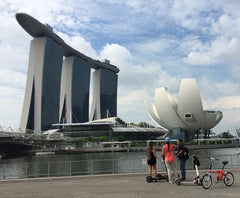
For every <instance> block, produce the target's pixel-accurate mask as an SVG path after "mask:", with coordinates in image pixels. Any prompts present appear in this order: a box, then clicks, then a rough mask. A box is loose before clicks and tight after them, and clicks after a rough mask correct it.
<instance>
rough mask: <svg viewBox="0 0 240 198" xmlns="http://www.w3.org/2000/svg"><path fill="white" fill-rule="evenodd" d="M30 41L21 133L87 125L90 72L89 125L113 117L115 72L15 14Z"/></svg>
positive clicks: (21, 14) (43, 28) (115, 70)
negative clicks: (29, 36)
mask: <svg viewBox="0 0 240 198" xmlns="http://www.w3.org/2000/svg"><path fill="white" fill-rule="evenodd" d="M16 18H17V21H18V23H19V24H20V25H21V26H22V27H23V29H25V30H26V31H27V32H28V33H29V34H30V35H31V36H33V37H34V38H33V40H32V41H31V47H30V54H29V64H28V74H27V84H26V90H25V97H24V104H23V110H22V116H21V123H20V128H21V129H22V131H26V130H27V129H30V130H33V131H34V133H41V131H45V130H48V129H51V128H52V124H56V123H59V122H65V123H66V122H67V123H82V122H87V121H89V87H90V74H91V68H92V69H94V70H95V72H93V73H94V74H93V81H94V85H93V104H92V108H91V112H93V113H91V115H90V119H91V120H94V119H101V118H106V117H108V116H111V117H115V116H117V81H118V75H117V73H118V72H119V69H118V68H117V67H116V66H114V65H111V64H110V61H105V62H100V61H97V60H94V59H91V58H90V57H87V56H85V55H84V54H82V53H80V52H78V51H77V50H75V49H73V48H72V47H70V46H69V45H67V44H66V43H65V42H64V41H63V40H62V39H61V38H60V37H59V36H58V35H56V34H55V33H54V32H53V29H52V28H51V27H50V26H49V25H43V24H42V23H40V22H39V21H37V20H36V19H34V18H33V17H31V16H29V15H27V14H23V13H19V14H16Z"/></svg>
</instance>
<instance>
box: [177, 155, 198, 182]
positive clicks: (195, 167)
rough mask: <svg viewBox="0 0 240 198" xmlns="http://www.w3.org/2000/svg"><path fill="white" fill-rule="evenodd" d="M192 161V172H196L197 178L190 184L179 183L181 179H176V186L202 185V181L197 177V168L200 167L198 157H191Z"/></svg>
mask: <svg viewBox="0 0 240 198" xmlns="http://www.w3.org/2000/svg"><path fill="white" fill-rule="evenodd" d="M192 159H193V167H194V170H195V171H196V175H197V176H196V177H195V178H194V180H193V181H192V182H190V181H189V182H188V181H181V179H178V180H176V184H177V185H191V184H196V185H198V186H201V185H202V180H201V178H200V176H199V171H198V167H199V166H200V161H199V160H198V157H197V156H196V155H193V156H192Z"/></svg>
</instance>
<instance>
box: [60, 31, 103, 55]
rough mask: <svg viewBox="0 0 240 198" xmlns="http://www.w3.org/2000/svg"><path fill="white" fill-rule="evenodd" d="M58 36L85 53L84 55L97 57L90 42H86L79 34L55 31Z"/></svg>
mask: <svg viewBox="0 0 240 198" xmlns="http://www.w3.org/2000/svg"><path fill="white" fill-rule="evenodd" d="M57 34H58V36H60V37H61V38H62V39H63V40H64V41H65V43H67V44H68V45H70V46H71V47H73V48H74V49H76V50H77V51H79V52H81V53H83V54H85V55H86V56H89V57H91V58H93V59H97V58H98V56H97V53H96V51H95V50H94V49H93V48H92V46H91V43H90V42H87V41H86V40H85V39H84V38H83V37H81V36H72V37H71V36H69V35H67V34H64V33H62V32H58V33H57Z"/></svg>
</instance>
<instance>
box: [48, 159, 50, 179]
mask: <svg viewBox="0 0 240 198" xmlns="http://www.w3.org/2000/svg"><path fill="white" fill-rule="evenodd" d="M48 177H50V162H48Z"/></svg>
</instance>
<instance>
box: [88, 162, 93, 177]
mask: <svg viewBox="0 0 240 198" xmlns="http://www.w3.org/2000/svg"><path fill="white" fill-rule="evenodd" d="M89 175H93V160H91V161H90V166H89Z"/></svg>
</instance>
